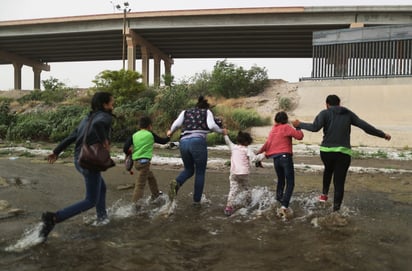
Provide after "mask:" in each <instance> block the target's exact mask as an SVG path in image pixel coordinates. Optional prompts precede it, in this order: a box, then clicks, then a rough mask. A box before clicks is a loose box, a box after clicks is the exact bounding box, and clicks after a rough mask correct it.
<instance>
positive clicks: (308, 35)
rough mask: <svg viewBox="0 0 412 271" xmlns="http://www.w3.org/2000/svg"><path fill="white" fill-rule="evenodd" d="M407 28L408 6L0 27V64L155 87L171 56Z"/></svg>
mask: <svg viewBox="0 0 412 271" xmlns="http://www.w3.org/2000/svg"><path fill="white" fill-rule="evenodd" d="M394 24H412V6H345V7H343V6H341V7H284V8H281V7H267V8H237V9H209V10H184V11H159V12H133V13H126V12H124V14H103V15H91V16H75V17H61V18H45V19H35V20H19V21H3V22H0V64H8V65H13V67H14V88H15V89H21V79H22V78H21V69H22V66H23V65H27V66H30V67H32V68H33V72H34V88H36V89H39V88H40V75H41V72H42V71H49V70H50V69H51V64H52V63H56V62H68V61H97V60H120V59H122V60H123V63H124V67H125V68H127V69H129V70H136V59H141V60H142V67H141V74H142V76H143V82H144V83H145V84H149V70H150V68H149V63H150V62H149V61H150V60H153V63H154V65H153V66H154V67H153V75H154V76H153V77H154V84H155V85H158V84H159V83H160V76H161V74H160V71H161V62H162V61H163V65H164V71H165V73H166V74H170V73H171V66H172V65H173V59H176V58H187V59H191V58H306V57H307V58H310V57H312V33H313V32H315V31H324V30H334V29H344V28H349V27H354V26H356V27H360V26H361V27H368V26H379V25H394Z"/></svg>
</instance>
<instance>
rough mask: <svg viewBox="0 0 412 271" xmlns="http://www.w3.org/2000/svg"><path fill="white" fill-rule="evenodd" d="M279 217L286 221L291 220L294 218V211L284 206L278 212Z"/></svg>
mask: <svg viewBox="0 0 412 271" xmlns="http://www.w3.org/2000/svg"><path fill="white" fill-rule="evenodd" d="M277 216H278V217H280V218H282V219H284V220H287V219H290V218H292V217H293V210H292V209H290V208H288V207H285V206H282V207H280V208H279V209H278V210H277Z"/></svg>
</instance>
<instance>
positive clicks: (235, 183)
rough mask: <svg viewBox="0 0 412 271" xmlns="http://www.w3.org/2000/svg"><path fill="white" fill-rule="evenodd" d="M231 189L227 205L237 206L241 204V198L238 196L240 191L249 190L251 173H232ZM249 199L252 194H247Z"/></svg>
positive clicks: (230, 177) (230, 178)
mask: <svg viewBox="0 0 412 271" xmlns="http://www.w3.org/2000/svg"><path fill="white" fill-rule="evenodd" d="M229 183H230V190H229V195H228V196H227V204H226V206H230V207H235V206H236V205H238V204H239V201H240V199H238V196H239V194H240V193H242V192H245V191H249V174H242V175H236V174H230V176H229ZM246 200H247V201H248V200H250V195H249V194H248V195H247V199H246Z"/></svg>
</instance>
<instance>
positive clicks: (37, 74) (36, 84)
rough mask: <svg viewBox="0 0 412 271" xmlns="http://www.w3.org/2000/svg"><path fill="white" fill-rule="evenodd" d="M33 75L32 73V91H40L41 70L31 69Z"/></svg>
mask: <svg viewBox="0 0 412 271" xmlns="http://www.w3.org/2000/svg"><path fill="white" fill-rule="evenodd" d="M33 73H34V89H40V74H41V69H39V68H36V67H33Z"/></svg>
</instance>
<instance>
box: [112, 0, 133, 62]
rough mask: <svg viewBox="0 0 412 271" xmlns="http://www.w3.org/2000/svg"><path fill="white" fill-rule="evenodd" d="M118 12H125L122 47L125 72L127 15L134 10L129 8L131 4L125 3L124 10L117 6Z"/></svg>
mask: <svg viewBox="0 0 412 271" xmlns="http://www.w3.org/2000/svg"><path fill="white" fill-rule="evenodd" d="M116 9H117V10H123V46H122V61H123V70H124V69H125V66H124V62H125V51H126V49H125V47H126V13H127V12H130V11H131V10H132V9H131V8H129V2H124V3H123V8H122V6H120V5H116Z"/></svg>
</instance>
